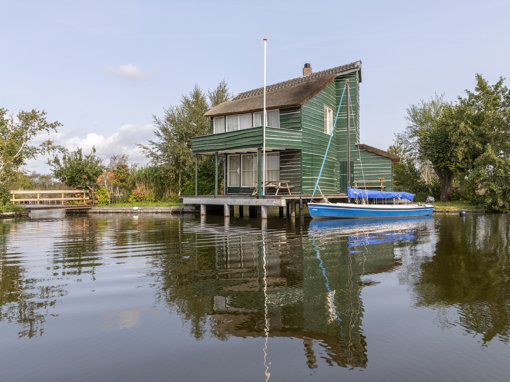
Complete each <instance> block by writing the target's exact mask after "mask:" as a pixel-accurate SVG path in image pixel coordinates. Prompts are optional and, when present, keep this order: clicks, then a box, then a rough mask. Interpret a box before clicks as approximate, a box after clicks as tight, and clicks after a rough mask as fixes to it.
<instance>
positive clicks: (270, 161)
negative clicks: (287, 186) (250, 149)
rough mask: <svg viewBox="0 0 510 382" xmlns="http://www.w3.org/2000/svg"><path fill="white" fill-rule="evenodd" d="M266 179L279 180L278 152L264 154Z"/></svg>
mask: <svg viewBox="0 0 510 382" xmlns="http://www.w3.org/2000/svg"><path fill="white" fill-rule="evenodd" d="M266 174H267V179H266V181H271V180H280V153H272V154H267V155H266Z"/></svg>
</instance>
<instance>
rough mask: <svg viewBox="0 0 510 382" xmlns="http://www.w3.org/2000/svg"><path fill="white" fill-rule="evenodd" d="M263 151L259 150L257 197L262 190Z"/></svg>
mask: <svg viewBox="0 0 510 382" xmlns="http://www.w3.org/2000/svg"><path fill="white" fill-rule="evenodd" d="M261 182H262V150H261V149H257V196H259V195H260V193H261V190H262V184H261Z"/></svg>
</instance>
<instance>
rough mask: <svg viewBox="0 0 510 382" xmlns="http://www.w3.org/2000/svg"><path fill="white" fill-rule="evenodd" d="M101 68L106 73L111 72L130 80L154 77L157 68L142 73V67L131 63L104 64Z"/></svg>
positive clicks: (157, 70)
mask: <svg viewBox="0 0 510 382" xmlns="http://www.w3.org/2000/svg"><path fill="white" fill-rule="evenodd" d="M103 70H104V71H105V72H107V73H112V74H114V75H116V76H118V77H120V78H124V79H127V80H131V81H143V80H146V79H149V78H151V77H154V76H155V75H156V74H157V73H158V72H159V69H154V70H153V71H152V72H150V73H144V72H143V71H142V68H141V67H140V66H137V65H133V64H126V65H119V66H105V67H103Z"/></svg>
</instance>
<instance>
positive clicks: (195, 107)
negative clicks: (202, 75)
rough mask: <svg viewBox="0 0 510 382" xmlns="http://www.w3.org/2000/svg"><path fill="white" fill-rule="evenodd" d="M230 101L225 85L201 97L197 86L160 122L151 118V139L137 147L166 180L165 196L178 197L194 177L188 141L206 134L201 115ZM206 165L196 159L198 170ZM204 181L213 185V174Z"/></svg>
mask: <svg viewBox="0 0 510 382" xmlns="http://www.w3.org/2000/svg"><path fill="white" fill-rule="evenodd" d="M229 98H230V94H229V91H228V87H227V84H226V83H225V81H222V82H221V83H220V84H219V85H218V87H217V88H216V89H215V90H213V91H211V92H208V95H207V97H206V95H205V94H204V92H203V91H202V90H200V88H198V86H195V88H194V89H193V90H192V91H191V92H190V93H189V94H188V95H185V96H183V97H182V99H181V103H180V105H179V106H172V107H170V108H168V109H166V110H165V111H164V115H163V117H162V118H159V117H156V116H155V117H154V124H155V125H156V130H155V132H154V134H155V139H153V140H150V141H149V142H148V144H147V145H140V147H141V148H142V149H143V150H144V152H145V154H146V155H147V156H148V157H149V158H150V159H151V162H152V164H153V165H155V166H157V167H160V168H164V169H165V174H166V177H167V179H168V181H169V182H168V183H167V185H168V187H169V189H168V190H169V192H170V193H172V194H177V195H179V196H180V195H181V193H182V191H183V188H184V186H185V185H186V184H187V185H189V184H190V181H191V180H192V179H193V177H194V169H195V157H194V155H193V153H192V152H191V138H192V137H194V136H199V135H205V134H209V133H210V129H211V126H210V122H209V121H208V119H207V118H206V117H205V116H204V113H205V112H206V111H207V110H208V109H209V108H210V107H212V106H215V105H217V104H219V103H222V102H224V101H227V100H228V99H229ZM205 161H209V162H210V159H209V158H200V159H199V162H200V163H199V166H202V163H203V162H205ZM206 175H207V176H206V179H208V180H207V181H208V182H209V183H211V181H212V183H213V185H214V172H212V173H210V172H208V173H207V174H206Z"/></svg>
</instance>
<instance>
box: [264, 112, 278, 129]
mask: <svg viewBox="0 0 510 382" xmlns="http://www.w3.org/2000/svg"><path fill="white" fill-rule="evenodd" d="M267 126H269V127H280V110H268V111H267Z"/></svg>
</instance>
